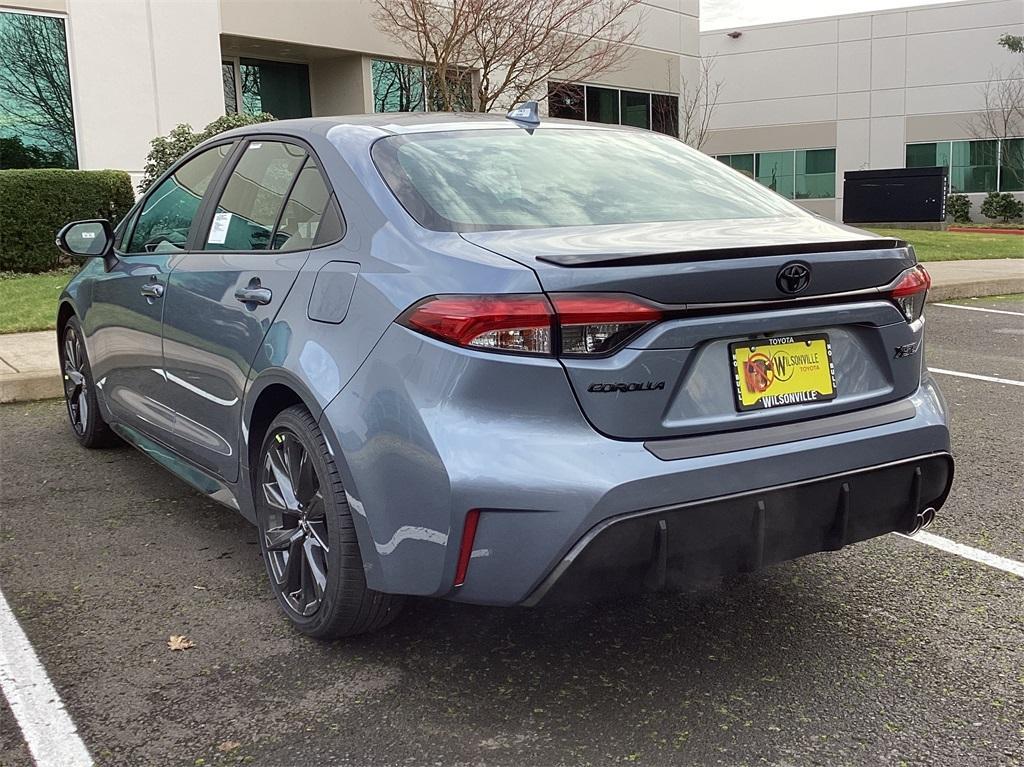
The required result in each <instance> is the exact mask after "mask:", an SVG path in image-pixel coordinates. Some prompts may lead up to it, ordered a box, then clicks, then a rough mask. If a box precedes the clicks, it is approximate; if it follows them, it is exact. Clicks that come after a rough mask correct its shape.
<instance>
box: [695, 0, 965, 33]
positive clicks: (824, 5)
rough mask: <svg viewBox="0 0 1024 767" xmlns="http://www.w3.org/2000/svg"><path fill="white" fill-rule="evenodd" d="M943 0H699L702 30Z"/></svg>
mask: <svg viewBox="0 0 1024 767" xmlns="http://www.w3.org/2000/svg"><path fill="white" fill-rule="evenodd" d="M944 2H950V0H902V2H901V1H900V0H700V28H701V31H702V32H703V31H706V30H709V29H723V28H726V27H744V26H750V25H752V24H771V23H773V22H776V21H792V20H793V19H810V18H815V17H819V16H837V15H839V14H843V13H861V12H864V11H880V10H885V9H887V8H905V7H908V6H916V5H938V4H939V3H944Z"/></svg>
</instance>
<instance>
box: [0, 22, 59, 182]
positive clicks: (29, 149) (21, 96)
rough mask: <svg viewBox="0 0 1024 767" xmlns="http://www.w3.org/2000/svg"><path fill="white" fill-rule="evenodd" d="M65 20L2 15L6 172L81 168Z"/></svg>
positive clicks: (1, 143) (1, 147)
mask: <svg viewBox="0 0 1024 767" xmlns="http://www.w3.org/2000/svg"><path fill="white" fill-rule="evenodd" d="M77 167H78V150H77V148H76V146H75V115H74V109H73V107H72V103H71V78H70V76H69V74H68V46H67V37H66V34H65V31H64V20H63V19H60V18H57V17H54V16H36V15H34V14H29V13H12V12H7V11H3V12H0V168H77Z"/></svg>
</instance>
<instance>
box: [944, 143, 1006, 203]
mask: <svg viewBox="0 0 1024 767" xmlns="http://www.w3.org/2000/svg"><path fill="white" fill-rule="evenodd" d="M998 152H999V142H998V141H995V140H992V141H954V142H953V146H952V153H951V160H952V161H951V167H950V171H949V185H950V188H951V189H952V190H953V191H954V192H994V191H996V167H997V162H998V160H997V158H998Z"/></svg>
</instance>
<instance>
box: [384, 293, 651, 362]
mask: <svg viewBox="0 0 1024 767" xmlns="http://www.w3.org/2000/svg"><path fill="white" fill-rule="evenodd" d="M661 318H662V312H661V310H660V309H658V308H657V307H656V306H654V305H653V304H650V303H648V302H646V301H644V300H642V299H640V298H637V297H636V296H631V295H626V294H618V293H559V294H556V295H553V296H551V299H550V301H549V300H548V298H547V297H545V296H542V295H533V294H526V295H524V294H513V295H498V296H434V297H432V298H426V299H424V300H422V301H420V302H419V303H417V304H414V305H413V306H412V307H410V308H409V309H408V310H407V311H406V312H405V313H403V314H402V316H401V317H399V318H398V322H399V323H400V324H402V325H405V326H406V327H408V328H412V329H413V330H417V331H419V332H421V333H425V334H427V335H429V336H433V337H434V338H437V339H440V340H442V341H446V342H448V343H451V344H456V345H457V346H464V347H467V348H471V349H487V350H490V351H500V352H511V353H515V354H532V355H544V356H553V355H555V354H565V355H572V356H602V355H605V354H610V353H611V352H613V351H615V350H616V349H619V348H621V347H622V346H623V345H624V344H625V343H626V342H627V341H629V340H630V339H631V338H633V337H634V336H636V334H637V333H639V332H640V331H641V330H643V329H644V328H646V327H648V326H649V325H651V324H652V323H655V322H657V321H659V320H660V319H661Z"/></svg>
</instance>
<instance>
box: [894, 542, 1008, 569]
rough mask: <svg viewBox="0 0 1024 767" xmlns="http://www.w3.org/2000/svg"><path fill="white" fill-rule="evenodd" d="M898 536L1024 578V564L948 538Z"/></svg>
mask: <svg viewBox="0 0 1024 767" xmlns="http://www.w3.org/2000/svg"><path fill="white" fill-rule="evenodd" d="M896 535H898V536H900V537H901V538H907V539H909V540H911V541H917V542H918V543H922V544H924V545H925V546H932V547H934V548H936V549H941V550H942V551H946V552H949V553H950V554H956V555H957V556H958V557H963V558H964V559H969V560H971V561H972V562H980V563H981V564H983V565H988V566H989V567H995V568H996V569H998V570H1003V571H1004V572H1007V573H1012V574H1013V575H1016V576H1017V577H1018V578H1024V562H1018V561H1017V560H1015V559H1007V558H1006V557H1000V556H998V555H997V554H989V553H988V552H987V551H982V550H981V549H976V548H974V547H973V546H965V545H964V544H962V543H957V542H956V541H951V540H949V539H948V538H943V537H942V536H939V535H932V534H931V533H929V532H920V533H918V534H917V535H903V533H896Z"/></svg>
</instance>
